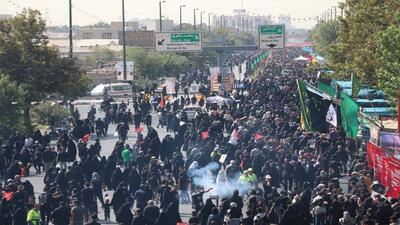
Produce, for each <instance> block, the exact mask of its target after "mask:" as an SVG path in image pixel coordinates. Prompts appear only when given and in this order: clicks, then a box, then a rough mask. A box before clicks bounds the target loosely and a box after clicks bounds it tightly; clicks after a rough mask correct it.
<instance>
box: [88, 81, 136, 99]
mask: <svg viewBox="0 0 400 225" xmlns="http://www.w3.org/2000/svg"><path fill="white" fill-rule="evenodd" d="M106 90H107V95H108V96H132V95H133V91H132V86H131V85H130V84H128V83H113V84H99V85H97V86H96V87H94V88H93V90H92V91H91V92H90V95H91V96H103V95H104V91H106Z"/></svg>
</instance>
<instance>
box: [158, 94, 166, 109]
mask: <svg viewBox="0 0 400 225" xmlns="http://www.w3.org/2000/svg"><path fill="white" fill-rule="evenodd" d="M159 105H160V108H161V109H162V108H164V106H165V101H164V97H161V99H160V104H159Z"/></svg>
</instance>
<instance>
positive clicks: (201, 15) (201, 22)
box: [200, 11, 205, 30]
mask: <svg viewBox="0 0 400 225" xmlns="http://www.w3.org/2000/svg"><path fill="white" fill-rule="evenodd" d="M203 13H205V12H204V11H201V12H200V30H202V29H203Z"/></svg>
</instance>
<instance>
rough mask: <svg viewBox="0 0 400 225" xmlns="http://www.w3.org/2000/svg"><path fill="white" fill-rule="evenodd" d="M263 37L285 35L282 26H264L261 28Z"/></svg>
mask: <svg viewBox="0 0 400 225" xmlns="http://www.w3.org/2000/svg"><path fill="white" fill-rule="evenodd" d="M260 29H261V34H262V35H270V34H283V27H282V26H264V27H261V28H260Z"/></svg>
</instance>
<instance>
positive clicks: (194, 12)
mask: <svg viewBox="0 0 400 225" xmlns="http://www.w3.org/2000/svg"><path fill="white" fill-rule="evenodd" d="M196 10H199V8H196V9H193V29H194V30H196Z"/></svg>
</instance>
